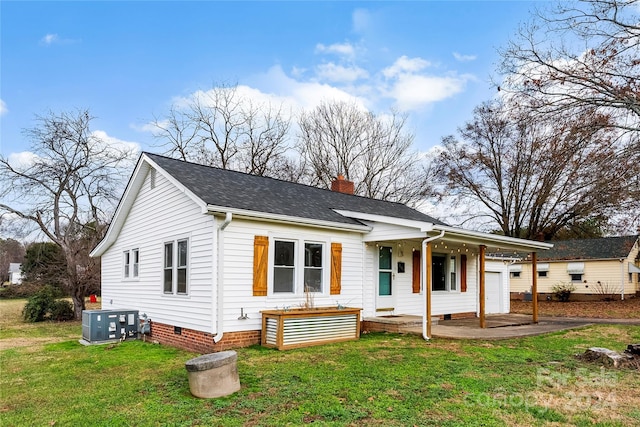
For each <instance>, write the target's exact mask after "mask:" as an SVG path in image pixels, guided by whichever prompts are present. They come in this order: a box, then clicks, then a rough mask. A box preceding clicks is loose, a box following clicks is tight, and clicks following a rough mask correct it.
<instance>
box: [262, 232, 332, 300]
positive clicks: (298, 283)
mask: <svg viewBox="0 0 640 427" xmlns="http://www.w3.org/2000/svg"><path fill="white" fill-rule="evenodd" d="M276 242H291V243H293V245H294V249H293V250H294V259H293V270H294V271H293V291H292V292H276V291H275V289H274V285H275V269H276V268H278V266H277V265H276V264H275V257H276V253H275V252H276V251H275V245H276ZM307 244H319V245H322V267H320V268H317V267H306V266H305V250H306V245H307ZM329 247H330V245H329V242H327V241H325V240H322V239H314V238H295V237H291V236H286V235H283V236H281V235H275V236H271V237H270V239H269V273H268V295H269V296H270V297H279V298H282V297H284V298H286V297H299V296H302V295H304V293H305V281H304V276H305V271H306V270H307V268H314V269H320V270H321V273H320V277H321V279H320V280H321V291H319V292H315V291H312V293H313V294H314V295H318V296H324V295H328V292H329V287H330V286H329V282H328V280H329V267H330V265H329V264H330V258H329V249H328V248H329Z"/></svg>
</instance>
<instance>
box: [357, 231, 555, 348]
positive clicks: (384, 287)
mask: <svg viewBox="0 0 640 427" xmlns="http://www.w3.org/2000/svg"><path fill="white" fill-rule="evenodd" d="M402 225H403V226H404V227H403V228H402V234H400V233H398V231H400V229H396V230H395V232H394V233H390V232H389V231H390V230H389V229H386V228H381V227H376V228H375V229H376V230H380V231H379V232H372V233H370V234H369V235H367V236H366V237H365V244H366V245H367V246H368V247H370V248H372V249H373V248H374V247H375V250H373V252H374V253H378V251H379V256H378V258H379V261H378V262H379V265H378V277H377V278H376V277H373V278H372V279H373V281H374V282H376V281H377V283H376V286H375V288H376V289H375V293H376V295H374V296H373V297H372V298H374V303H373V305H374V307H375V311H374V312H373V313H372V312H369V313H368V314H365V318H364V321H365V322H369V323H365V325H371V327H368V326H364V328H365V330H386V331H393V332H402V331H401V330H400V329H412V328H413V329H415V328H416V327H419V328H420V329H421V333H422V335H423V337H424V338H425V339H429V338H431V336H432V332H433V328H434V327H435V326H437V325H443V324H444V323H442V322H443V321H444V322H446V321H449V320H452V319H459V318H472V319H471V320H470V321H471V322H473V323H475V325H476V326H477V328H479V329H491V328H494V326H495V324H496V322H498V318H496V317H494V316H489V315H490V314H492V313H495V312H496V311H495V310H494V311H492V310H491V309H490V310H487V301H491V298H493V297H496V295H495V294H496V293H497V292H499V293H502V295H500V296H498V297H499V298H502V299H503V302H504V307H506V310H500V311H498V312H499V313H502V314H506V313H508V311H509V310H508V304H509V302H508V295H509V292H508V289H507V291H506V292H503V288H502V287H499V288H490V289H489V290H488V289H487V277H489V276H490V272H489V271H487V263H488V261H489V260H496V259H498V260H499V261H498V262H499V263H503V264H504V271H505V272H506V273H504V274H503V276H502V279H501V280H502V281H503V282H504V283H508V282H506V281H507V280H508V268H507V266H508V264H509V263H511V262H513V260H514V259H515V257H516V255H517V254H522V253H526V254H528V255H527V257H528V258H530V259H531V261H532V265H533V274H532V277H531V281H532V283H531V290H532V299H533V315H532V316H527V317H528V320H527V321H523V320H522V319H519V320H517V321H516V320H514V319H515V318H512V319H510V320H509V321H508V323H509V325H510V326H513V323H514V322H515V323H517V324H523V323H533V324H536V323H538V307H537V274H536V271H537V269H536V268H537V267H536V265H537V252H538V251H540V250H546V249H549V248H550V247H552V245H550V244H547V243H543V242H535V241H529V240H523V239H515V238H510V237H505V236H500V235H493V234H487V233H481V232H475V231H468V230H463V229H458V228H454V227H449V226H445V225H437V224H420V223H418V224H406V223H404V224H402ZM407 225H412V227H410V228H407V227H406V226H407ZM390 236H393V237H390ZM394 248H395V250H396V251H397V252H399V254H400V256H404V257H405V259H408V258H409V256H407V255H405V253H407V252H409V253H410V254H411V256H410V259H411V263H410V264H409V263H407V264H408V265H407V266H405V263H404V262H398V263H397V266H396V265H395V263H394V261H393V260H394V258H393V255H392V250H394ZM385 251H386V252H385ZM403 252H404V253H403ZM387 259H388V260H387ZM489 262H491V261H489ZM493 262H494V264H495V261H493ZM405 268H406V271H407V273H410V275H411V289H410V290H408V289H406V288H405V292H407V293H409V295H410V299H411V301H413V304H414V305H411V304H409V303H408V302H407V301H409V297H407V296H406V295H404V296H403V295H400V296H396V297H393V296H392V295H391V294H392V291H391V288H392V286H391V281H392V280H394V279H395V277H396V276H395V274H396V273H398V274H399V275H401V274H402V273H404V272H405ZM405 280H406V279H405ZM506 287H507V285H505V288H506ZM496 289H498V290H497V291H496ZM383 292H386V293H388V294H389V295H388V296H387V299H386V300H388V301H390V302H389V303H386V302H385V301H386V300H385V298H383V297H382V296H381V295H382V293H383ZM396 292H398V293H399V294H402V289H400V290H399V291H398V290H396ZM403 297H406V299H404V300H403V299H402V298H403ZM505 299H506V300H505ZM403 304H404V305H403ZM415 304H419V305H420V306H419V307H418V306H416V305H415ZM468 322H469V321H467V323H466V324H467V325H470V323H468Z"/></svg>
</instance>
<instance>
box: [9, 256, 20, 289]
mask: <svg viewBox="0 0 640 427" xmlns="http://www.w3.org/2000/svg"><path fill="white" fill-rule="evenodd" d="M21 266H22V264H20V263H19V262H11V263H9V283H11V284H13V285H19V284H21V283H22V271H21V270H20V267H21Z"/></svg>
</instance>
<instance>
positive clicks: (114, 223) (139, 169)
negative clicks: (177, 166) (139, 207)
mask: <svg viewBox="0 0 640 427" xmlns="http://www.w3.org/2000/svg"><path fill="white" fill-rule="evenodd" d="M145 158H146V156H145V155H144V154H143V155H142V156H141V157H140V159H138V164H137V165H136V167H135V168H134V169H133V173H132V174H131V177H130V178H129V182H128V183H127V186H126V187H125V190H124V193H123V194H122V197H121V198H120V202H119V203H118V207H117V208H116V211H115V213H114V214H113V217H112V218H111V223H109V227H108V228H107V232H106V233H105V235H104V237H103V239H102V240H101V241H100V243H98V245H97V246H96V247H95V248H93V250H92V251H91V252H89V256H90V257H99V256H101V255H102V254H103V253H105V252H106V250H107V249H109V247H110V246H111V245H112V244H113V242H115V240H116V238H117V237H118V235H119V234H120V230H122V227H123V225H124V221H125V219H126V218H127V215H128V214H129V210H131V206H132V205H133V201H134V200H135V196H136V195H137V194H138V192H139V191H140V188H141V187H142V184H143V182H144V177H145V176H146V174H147V172H148V171H149V164H148V162H147V161H145ZM146 160H148V159H146Z"/></svg>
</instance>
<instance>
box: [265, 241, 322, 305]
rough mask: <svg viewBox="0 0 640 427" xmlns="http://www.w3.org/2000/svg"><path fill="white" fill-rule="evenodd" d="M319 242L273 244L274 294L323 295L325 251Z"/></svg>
mask: <svg viewBox="0 0 640 427" xmlns="http://www.w3.org/2000/svg"><path fill="white" fill-rule="evenodd" d="M324 246H325V244H324V243H321V242H301V241H298V240H274V241H273V288H272V289H273V293H290V294H295V293H302V292H319V293H321V292H324V291H325V287H324V281H325V264H326V262H325V250H324Z"/></svg>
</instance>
